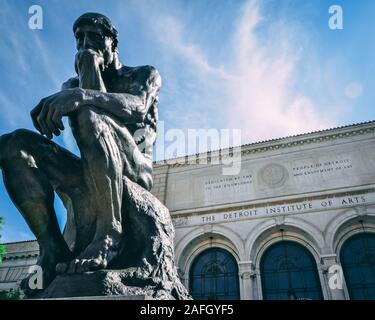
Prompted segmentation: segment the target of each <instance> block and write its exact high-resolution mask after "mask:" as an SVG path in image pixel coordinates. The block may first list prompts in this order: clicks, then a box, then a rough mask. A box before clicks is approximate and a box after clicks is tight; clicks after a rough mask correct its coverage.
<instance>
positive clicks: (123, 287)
mask: <svg viewBox="0 0 375 320" xmlns="http://www.w3.org/2000/svg"><path fill="white" fill-rule="evenodd" d="M129 275H131V274H130V273H129V271H128V270H100V271H94V272H86V273H82V274H74V275H60V276H57V277H56V279H55V280H53V281H52V283H51V284H50V285H49V286H48V288H47V289H45V290H44V291H42V292H40V293H39V294H37V295H36V296H34V297H33V299H63V300H65V299H74V300H81V299H82V300H92V299H94V300H154V299H155V298H153V296H155V292H156V291H155V286H151V285H148V286H147V285H145V286H143V287H140V286H131V285H129V284H128V283H129V281H131V278H130V277H129ZM157 296H158V298H157V299H160V300H174V298H173V297H172V296H171V295H170V294H169V293H168V292H167V291H165V290H159V291H158V292H157Z"/></svg>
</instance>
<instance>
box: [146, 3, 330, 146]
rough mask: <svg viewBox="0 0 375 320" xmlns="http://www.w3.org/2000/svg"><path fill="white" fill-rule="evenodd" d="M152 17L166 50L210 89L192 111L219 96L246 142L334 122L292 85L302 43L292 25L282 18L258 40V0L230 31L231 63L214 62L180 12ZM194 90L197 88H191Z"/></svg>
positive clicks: (220, 109)
mask: <svg viewBox="0 0 375 320" xmlns="http://www.w3.org/2000/svg"><path fill="white" fill-rule="evenodd" d="M150 20H151V21H153V27H154V28H156V30H157V31H156V32H155V35H157V40H158V41H159V42H160V43H161V44H162V45H164V51H165V52H166V54H169V55H171V56H174V55H178V56H180V57H181V58H182V59H183V61H184V62H185V63H186V65H187V66H188V67H186V66H184V67H181V69H183V68H189V69H192V70H194V72H192V73H193V74H194V75H195V77H196V78H195V79H192V81H196V80H197V79H200V81H201V84H203V85H204V87H205V89H206V92H205V91H204V90H203V91H202V92H200V93H199V94H202V96H201V97H200V99H199V98H197V99H196V101H197V105H195V106H192V108H191V109H190V111H191V112H196V113H199V112H201V111H202V110H204V109H205V108H207V105H208V103H209V102H210V99H211V100H212V96H218V97H220V105H219V106H218V107H217V112H218V114H219V115H220V117H221V119H226V123H225V125H226V126H227V127H229V128H240V129H242V133H243V136H242V141H243V142H249V141H259V140H266V139H271V138H277V137H282V136H287V135H293V134H298V133H305V132H310V131H315V130H321V129H325V128H329V127H332V126H334V125H335V121H334V120H333V119H331V118H329V115H328V114H322V113H321V112H319V111H318V110H319V109H321V108H317V106H316V105H315V103H314V99H312V98H311V97H309V96H307V95H306V94H304V92H299V91H297V90H296V89H293V84H295V83H296V82H297V81H298V79H297V78H296V71H297V69H298V66H299V65H298V64H299V63H300V60H299V58H300V53H301V52H302V51H301V50H302V49H300V48H296V47H295V46H294V40H295V39H294V38H293V35H291V34H290V29H288V26H287V25H286V24H285V23H284V24H283V23H282V22H278V24H277V26H273V28H274V31H276V32H274V33H270V37H269V38H267V39H262V40H263V41H259V40H260V39H258V35H257V34H256V27H257V26H258V25H259V24H260V23H261V22H262V17H261V15H260V1H257V0H249V1H247V2H246V3H245V5H244V6H243V8H242V16H241V17H240V18H239V19H238V21H237V23H236V25H235V31H234V33H233V34H232V39H231V40H232V41H231V43H230V45H231V46H232V51H231V55H230V57H229V61H227V63H226V65H228V66H229V67H226V68H222V67H220V68H217V67H215V66H213V65H212V64H211V63H210V59H209V57H207V56H205V55H204V54H203V50H201V49H200V48H199V46H198V45H196V44H194V43H192V42H188V41H187V40H186V37H184V34H185V33H186V32H188V30H185V29H184V28H183V24H182V23H181V22H179V21H178V20H177V19H176V18H174V17H172V16H170V15H169V16H168V15H167V16H164V17H162V18H160V16H159V19H157V18H156V19H150ZM264 40H265V41H264ZM314 70H315V71H316V72H321V70H320V68H319V67H318V66H314V68H313V71H314ZM212 82H215V85H212ZM215 88H216V89H215ZM211 90H216V92H215V94H212V92H211V93H210V94H211V97H210V98H208V95H209V94H208V93H207V92H210V91H211ZM192 95H193V96H194V95H197V93H194V92H192ZM207 102H208V103H207ZM199 103H201V104H202V105H199ZM215 103H217V101H215ZM180 116H181V115H180ZM202 117H204V115H202ZM212 120H213V121H216V120H218V119H217V118H216V119H212ZM209 125H210V126H212V125H215V123H212V122H211V123H210V124H209Z"/></svg>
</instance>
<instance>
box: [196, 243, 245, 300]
mask: <svg viewBox="0 0 375 320" xmlns="http://www.w3.org/2000/svg"><path fill="white" fill-rule="evenodd" d="M189 289H190V294H191V295H192V296H193V299H195V300H239V299H240V293H239V282H238V266H237V262H236V260H235V259H234V257H233V256H232V255H231V254H230V253H229V252H228V251H226V250H224V249H221V248H210V249H207V250H205V251H203V252H201V253H200V254H199V255H198V256H197V257H196V258H195V259H194V262H193V264H192V267H191V268H190V273H189Z"/></svg>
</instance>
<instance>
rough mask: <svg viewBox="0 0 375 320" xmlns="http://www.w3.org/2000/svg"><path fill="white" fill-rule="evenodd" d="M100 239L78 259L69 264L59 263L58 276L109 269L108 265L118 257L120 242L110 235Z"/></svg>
mask: <svg viewBox="0 0 375 320" xmlns="http://www.w3.org/2000/svg"><path fill="white" fill-rule="evenodd" d="M98 239H100V240H94V241H93V242H92V243H90V244H89V245H88V247H87V248H86V249H85V250H84V251H83V252H82V253H81V254H80V255H79V256H78V257H77V258H76V259H74V260H72V261H70V262H67V263H64V262H62V263H58V264H57V266H56V272H57V273H58V274H63V273H67V274H74V273H83V272H88V271H95V270H100V269H105V268H107V266H108V264H109V263H110V262H111V261H112V260H113V259H114V258H115V257H117V255H118V252H119V249H118V241H116V240H115V237H111V236H109V235H106V236H104V237H102V238H98Z"/></svg>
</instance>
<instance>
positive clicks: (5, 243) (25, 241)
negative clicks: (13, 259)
mask: <svg viewBox="0 0 375 320" xmlns="http://www.w3.org/2000/svg"><path fill="white" fill-rule="evenodd" d="M27 242H37V240H36V239H34V240H22V241H13V242H4V243H0V245H10V244H17V243H27Z"/></svg>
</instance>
